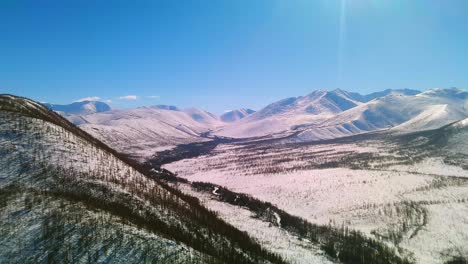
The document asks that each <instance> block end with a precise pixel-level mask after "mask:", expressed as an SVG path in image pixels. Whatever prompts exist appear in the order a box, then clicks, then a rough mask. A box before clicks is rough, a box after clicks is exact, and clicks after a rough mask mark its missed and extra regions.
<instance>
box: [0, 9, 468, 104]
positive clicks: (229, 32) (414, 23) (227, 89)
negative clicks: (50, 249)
mask: <svg viewBox="0 0 468 264" xmlns="http://www.w3.org/2000/svg"><path fill="white" fill-rule="evenodd" d="M467 11H468V1H466V0H444V1H442V0H291V1H289V0H288V1H285V0H265V1H262V0H236V1H231V0H224V1H223V0H218V1H213V0H212V1H208V0H198V1H182V0H167V1H164V0H151V1H143V0H137V1H129V0H128V1H127V0H125V1H124V0H122V1H118V0H113V1H104V0H81V1H63V0H55V1H53V0H43V1H36V0H29V1H26V0H25V1H21V0H1V1H0V93H13V94H18V95H22V96H27V97H31V98H33V99H36V100H39V101H46V102H52V103H69V102H72V101H74V100H78V99H81V98H85V97H100V98H101V100H112V104H113V105H114V106H117V107H133V106H138V105H148V104H172V105H177V106H180V107H189V106H197V107H201V108H204V109H206V110H209V111H212V112H215V113H221V112H223V111H224V110H228V109H233V108H238V107H250V108H254V109H258V108H260V107H262V106H264V105H266V104H268V103H270V102H272V101H275V100H278V99H281V98H285V97H291V96H298V95H304V94H307V93H309V92H311V91H312V90H315V89H335V88H342V89H345V90H349V91H357V92H361V93H369V92H373V91H378V90H383V89H387V88H395V89H398V88H414V89H422V90H424V89H429V88H435V87H451V86H457V87H462V88H466V87H468V16H466V12H467ZM129 95H133V96H136V100H133V99H134V98H133V97H126V99H125V96H129ZM121 97H122V99H119V98H121ZM150 97H152V98H150Z"/></svg>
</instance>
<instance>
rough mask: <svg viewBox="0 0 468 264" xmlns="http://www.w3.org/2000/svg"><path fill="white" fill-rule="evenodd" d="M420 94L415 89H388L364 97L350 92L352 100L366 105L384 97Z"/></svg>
mask: <svg viewBox="0 0 468 264" xmlns="http://www.w3.org/2000/svg"><path fill="white" fill-rule="evenodd" d="M419 93H421V91H419V90H413V89H386V90H383V91H380V92H374V93H370V94H366V95H362V94H360V93H354V92H348V94H349V95H350V96H351V98H353V99H354V100H357V101H359V102H363V103H366V102H369V101H371V100H374V99H375V98H380V97H384V96H387V95H390V94H401V95H417V94H419Z"/></svg>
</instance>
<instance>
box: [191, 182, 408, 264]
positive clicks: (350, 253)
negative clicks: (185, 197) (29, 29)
mask: <svg viewBox="0 0 468 264" xmlns="http://www.w3.org/2000/svg"><path fill="white" fill-rule="evenodd" d="M192 187H193V188H194V189H196V190H198V191H204V192H207V193H212V191H213V190H214V188H215V187H217V188H218V189H217V191H216V193H217V194H218V195H216V197H217V198H218V199H220V200H221V201H223V202H227V203H229V204H232V205H237V206H242V207H246V208H249V210H251V211H252V212H254V213H255V214H256V215H257V217H259V218H262V219H264V220H266V221H269V222H271V223H273V224H278V223H277V221H276V217H275V215H274V214H277V215H278V216H279V217H280V218H281V222H280V223H279V225H280V227H281V228H284V229H286V230H288V231H290V232H292V233H294V234H296V235H297V236H299V237H301V238H304V239H308V240H310V241H311V242H312V243H316V244H318V245H319V246H320V248H321V249H323V250H324V251H325V253H327V254H328V255H329V256H330V257H332V258H334V259H336V260H338V261H340V262H342V263H353V264H358V263H362V264H364V263H376V264H378V263H402V264H403V263H404V264H406V263H411V261H410V260H408V259H405V258H401V257H399V256H398V255H397V253H396V252H395V250H394V249H393V248H390V247H388V246H386V245H385V244H384V243H382V242H380V241H378V240H375V239H372V238H368V237H366V236H365V235H363V234H361V233H360V232H358V231H354V230H349V229H348V228H346V227H344V226H343V227H342V228H336V227H333V226H323V225H316V224H312V223H309V222H308V221H307V220H305V219H303V218H300V217H297V216H293V215H291V214H289V213H287V212H285V211H283V210H281V209H279V208H277V207H276V206H274V205H272V204H271V203H267V202H263V201H260V200H258V199H256V198H253V197H251V196H249V195H246V194H241V193H235V192H232V191H230V190H228V189H226V188H223V187H220V186H217V185H214V184H211V183H204V182H193V183H192Z"/></svg>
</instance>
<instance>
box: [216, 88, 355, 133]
mask: <svg viewBox="0 0 468 264" xmlns="http://www.w3.org/2000/svg"><path fill="white" fill-rule="evenodd" d="M360 104H361V103H360V102H358V101H356V100H353V99H351V97H350V95H349V94H348V93H347V92H345V91H342V90H339V89H336V90H334V91H324V90H318V91H314V92H312V93H310V94H309V95H306V96H301V97H291V98H287V99H283V100H280V101H278V102H275V103H272V104H270V105H268V106H266V107H265V108H263V109H261V110H259V111H257V112H255V113H253V114H251V115H249V116H248V117H246V118H243V119H241V120H240V121H238V122H235V123H234V124H232V125H229V126H226V127H225V128H223V129H221V130H219V131H217V132H216V134H217V135H221V136H230V137H255V136H265V135H269V134H275V133H282V132H288V131H290V130H291V129H296V128H298V127H301V126H302V125H308V124H314V123H319V122H321V121H323V120H326V119H327V118H331V117H333V116H334V115H335V114H336V113H340V112H342V111H345V110H347V109H351V108H353V107H356V106H358V105H360Z"/></svg>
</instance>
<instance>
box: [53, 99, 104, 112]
mask: <svg viewBox="0 0 468 264" xmlns="http://www.w3.org/2000/svg"><path fill="white" fill-rule="evenodd" d="M44 105H45V106H46V107H47V108H49V109H51V110H53V111H56V112H62V113H64V114H66V115H88V114H94V113H100V112H106V111H110V110H111V107H110V106H109V105H108V104H106V103H103V102H99V101H80V102H74V103H71V104H67V105H58V104H44Z"/></svg>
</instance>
